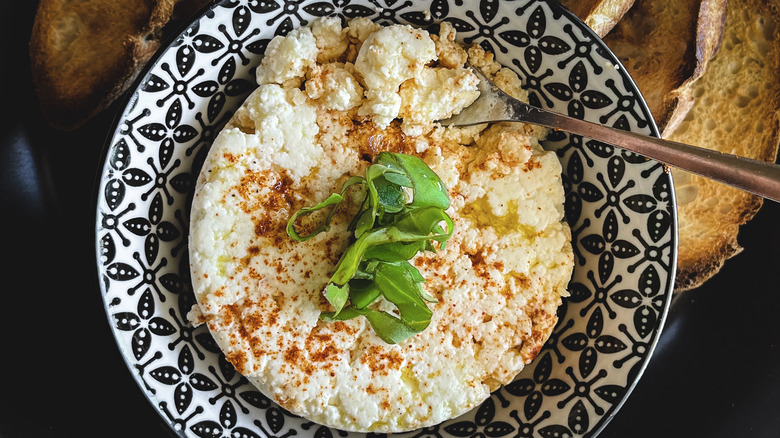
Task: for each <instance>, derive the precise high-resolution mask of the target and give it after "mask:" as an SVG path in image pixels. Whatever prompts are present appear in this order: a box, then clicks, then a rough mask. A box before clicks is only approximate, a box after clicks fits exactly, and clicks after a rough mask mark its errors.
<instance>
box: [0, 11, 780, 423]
mask: <svg viewBox="0 0 780 438" xmlns="http://www.w3.org/2000/svg"><path fill="white" fill-rule="evenodd" d="M35 3H36V2H11V1H4V2H2V6H0V8H2V10H0V14H2V16H3V17H5V20H4V21H5V24H4V26H3V27H2V41H3V62H2V66H0V75H2V76H0V79H1V80H2V81H0V84H2V94H0V96H2V98H1V100H0V102H1V104H2V107H3V108H4V110H3V115H2V122H0V143H2V145H1V146H2V151H1V152H0V166H1V169H0V181H2V184H0V206H1V207H0V211H1V212H2V214H1V215H0V217H2V219H0V220H2V228H0V230H2V248H3V253H4V255H5V259H6V260H10V263H9V262H3V263H2V264H1V265H0V266H2V271H1V272H2V280H3V287H2V291H1V292H0V297H2V298H0V333H1V334H2V340H0V366H1V367H2V372H1V373H0V376H1V377H0V378H1V379H2V383H0V438H15V437H25V438H26V437H77V436H110V437H115V438H122V437H168V436H173V435H172V434H171V432H170V431H169V430H168V426H167V425H166V423H164V422H163V420H162V419H161V417H160V416H159V415H158V414H157V412H156V411H155V409H153V408H152V405H151V404H150V403H149V401H148V400H147V399H146V398H145V396H144V395H143V392H142V391H141V389H140V388H139V387H138V386H137V385H136V383H135V381H134V380H133V378H132V376H131V373H130V371H129V370H128V368H127V367H126V365H125V362H124V360H123V359H122V356H121V355H120V352H119V350H118V348H117V346H116V344H115V342H114V338H113V335H112V333H111V330H110V326H109V324H108V320H107V317H106V313H105V311H104V307H103V301H102V297H101V296H100V292H99V289H98V282H97V274H96V272H97V271H96V262H95V244H94V238H93V236H94V226H95V209H94V206H93V203H94V199H95V195H94V187H95V182H96V178H97V176H96V175H97V173H98V171H99V168H100V166H101V163H100V157H101V151H102V149H103V143H104V140H105V139H106V136H107V135H108V130H109V129H110V127H111V124H112V118H113V114H114V113H115V112H116V111H117V110H118V108H116V106H115V107H114V108H112V109H110V110H109V111H106V112H104V113H103V114H101V115H100V116H98V117H97V118H95V119H93V120H92V121H91V122H90V123H88V124H87V125H86V126H84V127H83V128H81V129H79V130H77V131H73V132H59V131H55V130H53V129H50V128H49V127H48V126H47V125H46V123H45V122H44V121H43V119H42V117H41V114H40V110H39V107H38V103H37V101H36V98H35V94H34V92H33V88H32V82H31V77H30V71H29V60H28V55H27V43H28V41H29V34H30V29H31V27H32V23H33V17H34V13H35ZM740 243H741V244H742V246H744V247H745V250H744V251H743V252H742V253H741V254H739V255H737V256H736V257H734V258H733V259H731V260H729V261H728V262H727V263H726V266H725V267H724V268H723V270H722V271H721V272H720V273H719V274H718V275H717V276H716V277H714V278H713V279H712V280H710V281H709V282H707V283H706V284H705V285H704V286H702V287H700V288H699V289H697V290H693V291H689V292H684V293H682V294H679V295H677V296H676V297H675V299H674V300H673V302H672V305H671V311H670V314H669V316H668V320H667V323H666V328H665V330H664V332H663V333H662V335H661V337H660V342H659V345H658V347H657V350H656V352H655V355H654V356H653V358H652V359H651V361H650V363H649V365H648V368H647V370H646V371H645V373H644V376H643V377H642V379H641V380H640V381H639V383H638V385H637V387H636V389H635V390H634V392H633V393H632V395H631V396H630V397H629V399H628V401H627V402H626V404H625V405H624V407H623V408H622V409H620V410H619V411H618V413H617V415H616V416H615V418H614V419H613V420H612V421H611V422H610V423H609V424H608V425H607V427H606V429H605V430H604V431H603V432H602V433H601V434H600V435H599V437H601V438H613V437H637V438H640V437H654V438H655V437H659V436H663V437H666V438H675V437H690V436H702V437H704V436H706V437H711V438H720V437H723V438H732V437H756V438H757V437H779V436H780V324H779V323H778V321H779V320H780V318H778V309H780V285H778V283H777V279H778V271H779V270H780V254H778V251H780V205H778V204H777V203H774V202H769V201H767V202H766V203H765V205H764V207H763V208H762V210H761V211H760V212H759V214H758V216H757V217H756V218H755V219H754V220H753V221H751V222H750V223H749V224H747V225H746V226H744V227H743V229H742V232H741V235H740Z"/></svg>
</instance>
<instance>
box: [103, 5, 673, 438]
mask: <svg viewBox="0 0 780 438" xmlns="http://www.w3.org/2000/svg"><path fill="white" fill-rule="evenodd" d="M326 15H327V16H329V15H336V16H339V17H342V18H343V19H350V18H353V17H358V16H362V17H370V18H371V19H373V20H375V21H377V22H380V23H384V24H387V23H392V22H403V23H410V24H413V25H415V26H419V27H424V28H428V29H430V30H431V31H436V29H437V27H438V23H439V22H441V21H442V20H446V21H449V22H450V23H452V24H453V25H454V27H455V28H456V29H457V31H458V35H459V36H460V38H461V39H463V40H464V41H466V42H468V43H477V44H480V45H482V46H483V47H484V48H486V49H488V50H490V51H492V52H494V53H495V54H496V58H497V60H498V61H499V62H501V63H502V64H504V65H506V66H509V67H511V68H513V69H514V70H515V71H516V72H517V73H518V74H519V75H520V76H521V77H522V78H523V82H524V85H525V86H526V87H527V88H528V90H529V91H530V93H531V101H532V103H533V104H535V105H537V106H542V107H545V108H551V109H554V110H556V111H559V112H562V113H565V114H568V115H570V116H573V117H577V118H582V119H587V120H590V121H595V122H599V123H604V124H608V125H610V126H615V127H618V128H621V129H626V130H631V131H635V132H642V133H648V134H657V130H656V128H655V125H654V123H653V121H652V118H651V116H650V114H649V112H648V110H647V108H646V106H645V105H644V102H643V100H642V98H641V96H640V95H639V92H638V91H637V89H636V87H635V85H634V84H633V82H632V81H631V79H630V78H629V77H628V76H627V75H626V73H625V72H624V71H623V70H622V68H621V67H620V65H619V64H618V62H617V60H616V59H615V58H614V57H613V55H611V54H610V52H609V51H608V50H607V49H606V47H605V46H604V45H603V43H601V42H600V41H599V40H598V38H596V37H595V36H594V34H593V33H592V32H590V30H589V29H587V28H586V27H585V26H584V25H583V24H582V23H581V22H580V21H579V20H577V19H576V18H574V17H573V15H571V14H570V13H568V12H567V11H565V10H564V9H563V8H562V7H561V6H559V5H558V4H557V3H554V2H548V1H539V0H530V1H528V0H518V1H498V0H492V1H491V0H482V1H480V2H465V1H463V0H434V1H429V2H414V3H413V2H411V1H403V0H388V1H385V2H382V1H378V0H370V1H350V0H336V1H305V0H289V1H286V2H281V1H274V0H263V1H255V0H222V1H219V2H216V3H214V4H213V5H211V6H210V7H209V8H207V10H205V11H204V13H203V15H202V16H201V17H200V18H199V19H198V20H196V21H195V22H194V23H193V24H192V25H191V26H190V27H189V28H188V29H186V30H185V31H184V32H183V33H182V34H181V35H180V36H179V37H178V38H177V39H176V40H175V41H174V42H173V43H172V44H171V45H170V46H169V47H168V48H167V49H166V50H163V51H161V53H160V55H159V57H158V58H156V59H155V60H154V62H153V63H151V64H150V66H149V67H148V69H147V71H146V72H145V74H144V76H143V77H142V78H141V80H140V81H139V83H138V86H137V89H136V90H135V92H134V93H133V94H132V95H131V96H130V98H129V100H128V103H127V107H126V108H125V110H124V112H123V113H122V114H121V117H120V119H119V122H118V124H117V126H116V128H115V131H114V134H113V136H112V138H111V139H110V142H109V144H108V145H107V149H106V155H105V162H104V167H103V173H102V178H101V180H100V187H99V189H100V191H99V199H98V208H97V212H96V213H97V214H96V220H97V228H96V240H97V242H96V248H97V263H98V268H99V269H98V270H99V275H100V280H101V286H102V292H103V294H104V299H105V305H106V306H105V307H106V312H107V314H108V318H109V321H110V324H111V326H112V328H113V330H114V332H115V334H116V338H117V342H118V344H119V345H120V347H121V349H122V351H123V352H124V355H125V356H126V359H127V361H128V363H129V364H130V365H131V367H132V368H133V371H134V372H135V376H136V378H137V381H138V383H139V387H140V390H142V391H144V392H145V394H146V395H147V396H148V398H149V399H150V401H151V402H152V403H153V404H154V406H155V407H157V409H158V410H159V412H160V415H162V416H163V417H164V418H165V419H167V420H168V421H169V422H170V425H171V427H172V429H173V430H175V431H177V433H179V434H180V435H181V436H189V437H206V436H209V437H212V436H233V435H240V436H247V437H267V438H287V437H290V436H293V435H306V436H316V437H318V438H331V437H346V436H348V435H354V434H351V433H345V432H342V431H337V430H331V429H328V428H325V427H322V426H320V425H317V424H313V423H311V422H308V421H306V420H303V419H301V418H298V417H295V416H293V415H291V414H289V413H288V412H286V411H284V410H283V409H281V408H279V407H278V406H277V405H275V404H274V403H273V402H272V401H270V400H269V399H268V398H266V397H265V396H264V395H262V394H261V393H260V392H258V391H257V390H256V389H255V388H254V387H253V386H251V385H250V384H249V383H248V382H247V381H246V379H244V378H243V377H242V376H241V375H239V374H238V373H236V371H235V370H234V369H233V368H232V366H231V365H230V364H229V363H228V362H227V361H226V360H225V359H224V357H223V356H222V354H221V353H220V351H219V349H218V348H217V347H216V345H215V343H214V341H213V339H212V338H211V336H210V334H209V333H208V331H207V330H206V329H205V327H200V328H197V329H195V328H193V327H191V326H190V325H189V324H188V323H187V321H186V317H185V315H186V313H187V311H188V310H189V308H190V307H191V305H192V304H193V302H194V297H193V295H192V290H191V286H190V279H189V277H188V275H189V274H188V273H189V270H188V260H187V234H188V233H187V232H188V211H189V205H190V201H191V195H192V192H193V188H194V182H195V178H196V176H197V173H198V170H199V169H200V166H201V163H202V161H203V157H204V155H205V154H206V152H207V150H208V148H209V146H210V144H211V142H212V140H213V139H214V137H215V135H216V134H217V133H218V132H219V130H220V128H221V127H222V126H223V125H224V123H225V122H226V121H227V120H228V119H229V118H230V116H231V115H232V112H233V111H234V110H235V109H236V108H237V107H238V106H239V105H240V104H241V102H242V101H243V99H244V98H245V97H246V96H247V95H248V94H249V93H250V92H251V91H252V90H253V89H254V87H255V84H254V80H253V77H254V76H253V73H254V70H253V69H254V67H255V66H256V65H257V63H258V62H259V59H260V58H261V57H262V54H263V51H264V49H265V47H266V45H267V43H268V42H269V41H270V40H271V38H273V37H274V36H275V35H281V34H285V33H287V32H289V31H290V30H291V29H293V28H294V27H296V26H302V25H306V24H308V23H310V22H311V21H312V20H313V19H314V18H316V17H319V16H326ZM546 146H547V147H549V148H551V149H553V150H555V151H556V152H557V154H558V156H559V158H560V159H561V162H562V163H563V168H564V186H565V189H566V218H567V220H568V222H569V223H570V225H571V227H572V231H573V240H574V244H575V245H574V246H575V264H576V267H575V272H574V277H573V279H572V282H571V287H570V289H571V293H572V295H571V297H570V298H568V299H567V300H566V301H565V303H564V305H563V306H562V307H561V308H560V322H559V325H558V327H557V328H556V330H555V332H554V334H553V336H552V338H551V339H550V340H549V342H548V343H547V344H546V346H545V348H544V349H543V350H542V352H541V353H540V355H539V357H538V358H537V359H536V360H535V361H534V362H533V363H532V364H531V365H530V366H528V367H527V368H526V370H524V371H523V372H522V373H521V375H520V376H518V377H517V379H516V380H515V381H514V382H512V383H511V384H509V385H507V386H505V387H503V388H501V389H499V390H497V391H496V392H495V393H494V395H493V397H491V398H490V399H488V400H487V401H486V402H485V403H483V404H482V405H481V406H480V407H478V408H477V409H474V410H473V411H472V412H470V413H468V414H466V415H464V416H462V417H461V418H456V419H454V420H451V421H448V422H446V423H444V424H441V425H438V426H435V427H430V428H426V429H422V430H418V431H414V432H410V433H407V434H403V435H407V436H409V437H410V438H422V437H430V438H445V437H450V438H451V437H462V438H484V437H569V436H594V435H596V434H597V433H598V432H599V431H600V430H601V429H602V428H603V426H604V425H605V424H606V422H607V421H608V419H609V418H610V417H611V416H613V415H614V414H615V412H616V411H617V410H618V408H619V407H620V405H621V404H622V403H623V401H624V400H625V398H626V397H627V396H628V393H629V392H630V391H631V388H632V387H633V386H634V385H635V383H636V381H637V379H639V377H640V375H641V374H642V371H643V369H644V367H645V366H646V364H647V362H648V359H649V358H650V355H651V353H652V350H653V347H654V345H655V343H656V340H657V338H658V335H659V332H660V330H661V327H662V325H663V322H664V319H665V315H666V312H667V309H668V305H669V302H670V298H671V287H672V284H673V280H674V279H673V276H674V266H675V262H676V256H675V254H676V216H675V211H674V198H673V195H674V192H673V189H672V182H671V178H670V176H669V174H668V173H667V172H665V171H664V168H663V166H662V165H660V164H658V163H656V162H653V161H648V160H646V159H645V158H644V157H641V156H637V155H635V154H633V153H629V152H625V151H622V150H620V149H616V148H614V147H612V146H610V145H607V144H603V143H600V142H597V141H593V140H590V139H586V138H582V137H579V136H575V135H568V134H565V133H561V132H556V133H553V134H552V136H551V138H550V139H549V140H548V141H547V143H546Z"/></svg>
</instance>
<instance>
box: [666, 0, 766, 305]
mask: <svg viewBox="0 0 780 438" xmlns="http://www.w3.org/2000/svg"><path fill="white" fill-rule="evenodd" d="M658 1H663V0H658ZM779 45H780V10H778V4H777V2H776V1H772V2H766V1H765V0H730V1H729V3H728V7H727V12H726V24H725V33H724V35H723V40H722V43H721V47H720V50H719V51H718V53H717V55H716V56H715V57H714V58H713V59H712V61H711V62H710V63H709V66H708V67H707V71H706V73H704V74H703V75H702V77H701V78H700V79H699V80H698V81H696V83H695V84H693V85H692V87H690V88H689V89H687V90H685V91H684V93H683V94H684V95H685V96H683V98H685V99H691V100H693V102H694V103H693V106H692V108H691V109H690V111H689V112H688V114H687V116H686V117H685V118H684V119H683V120H682V121H681V123H679V126H677V127H676V129H674V130H673V131H671V132H665V133H664V136H665V137H667V138H669V139H671V140H674V141H679V142H683V143H691V144H697V145H699V146H702V147H708V148H711V149H715V150H718V151H721V152H727V153H732V154H737V155H742V156H746V157H751V158H756V159H759V160H765V161H772V162H774V161H775V160H776V158H777V153H778V145H780V47H779ZM672 175H673V177H674V181H675V189H676V193H677V203H678V212H679V224H680V233H679V238H680V239H679V243H680V244H679V255H678V273H677V280H676V290H677V291H678V292H679V291H684V290H689V289H693V288H695V287H697V286H699V285H701V284H702V283H704V282H705V281H706V280H707V279H709V278H711V277H712V276H713V275H715V274H716V273H717V272H718V271H719V270H720V268H721V267H722V266H723V264H724V262H725V261H726V260H727V259H728V258H730V257H732V256H734V255H736V254H738V253H739V252H740V251H742V247H741V246H740V244H739V242H738V232H739V227H740V226H741V225H743V224H744V223H746V222H747V221H749V220H750V219H751V218H752V217H753V216H754V215H755V214H756V213H757V212H758V210H759V208H760V207H761V205H762V203H763V199H761V198H759V197H757V196H754V195H750V194H748V193H746V192H743V191H740V190H737V189H734V188H731V187H728V186H725V185H723V184H720V183H716V182H714V181H712V180H708V179H706V178H702V177H700V176H698V175H692V174H690V173H687V172H682V171H678V170H675V169H673V170H672Z"/></svg>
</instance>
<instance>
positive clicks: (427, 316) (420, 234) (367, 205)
mask: <svg viewBox="0 0 780 438" xmlns="http://www.w3.org/2000/svg"><path fill="white" fill-rule="evenodd" d="M356 184H361V185H362V188H363V191H364V193H365V197H364V198H363V201H362V202H361V205H360V208H359V210H358V213H357V214H356V215H355V217H354V218H352V220H351V221H350V223H349V226H348V229H349V230H350V231H352V232H353V240H352V243H351V245H350V246H349V247H348V248H347V249H346V251H344V253H343V254H342V255H341V257H340V258H339V261H338V263H337V264H336V266H335V269H334V271H333V273H332V274H331V278H330V281H329V282H328V284H327V285H326V287H325V289H324V292H323V293H324V296H325V298H326V299H327V300H328V302H329V303H330V304H331V306H333V309H334V311H332V312H323V313H322V315H321V319H322V320H323V321H344V320H348V319H352V318H357V317H359V316H364V317H365V318H366V319H367V320H368V322H369V324H371V327H372V328H373V329H374V331H375V332H376V333H377V335H378V336H379V337H380V338H382V339H383V340H385V342H388V343H397V342H401V341H403V340H405V339H407V338H409V337H410V336H413V335H414V334H416V333H419V332H420V331H422V330H424V329H425V328H427V327H428V326H429V325H430V322H431V316H432V314H433V313H432V311H431V310H430V308H428V305H427V303H428V302H436V299H435V298H434V297H433V296H431V295H430V294H429V293H427V292H426V290H425V288H424V286H423V285H424V283H425V279H424V278H423V276H422V275H421V274H420V272H419V271H418V270H417V268H415V267H414V266H413V265H412V264H411V263H409V260H411V259H412V258H414V257H415V255H416V254H417V253H419V252H424V251H436V245H435V244H434V242H438V244H439V245H438V246H439V247H440V248H442V249H444V247H445V243H446V241H447V240H448V239H449V238H450V237H451V236H452V233H453V231H454V223H453V221H452V219H451V218H450V216H449V215H448V214H447V213H446V211H445V210H446V209H447V208H449V205H450V200H449V194H448V192H447V189H446V187H445V186H444V184H443V182H442V181H441V179H440V178H439V177H438V175H436V173H434V172H433V170H431V169H430V168H429V167H428V166H427V165H426V164H425V162H423V161H422V160H421V159H419V158H418V157H415V156H411V155H405V154H399V153H390V152H380V153H379V154H377V156H376V158H375V161H374V163H373V164H371V165H370V166H369V167H368V169H367V170H366V176H365V178H364V177H359V176H354V177H352V178H350V179H348V180H347V182H345V183H344V185H343V186H342V189H341V192H340V193H334V194H332V195H331V196H329V197H328V198H327V199H326V200H325V201H323V202H321V203H319V204H317V205H315V206H314V207H309V208H304V209H301V210H299V211H298V212H296V213H295V214H294V215H293V216H292V217H291V218H290V221H289V222H288V224H287V233H288V234H289V235H290V236H291V237H292V238H294V239H295V240H298V241H303V240H306V239H309V238H311V237H313V236H314V235H316V234H318V233H320V232H324V231H327V230H328V229H329V224H330V221H331V219H332V217H333V214H334V212H335V210H336V207H337V206H338V204H339V203H341V202H342V201H343V199H344V193H345V192H346V190H347V188H348V187H350V186H352V185H356ZM327 207H330V208H331V209H332V210H331V211H330V213H329V214H328V216H327V218H326V220H325V221H324V223H323V224H321V225H320V226H319V227H317V228H316V229H315V230H314V231H313V232H312V233H310V234H308V235H306V236H299V235H298V234H297V233H296V232H295V227H294V224H295V221H296V220H297V219H298V218H299V217H301V216H303V215H306V214H311V213H312V212H314V211H317V210H320V209H323V208H327ZM380 299H383V300H385V301H386V302H389V303H392V304H393V305H394V306H395V307H396V309H397V312H398V316H397V317H396V316H394V315H391V314H390V313H387V312H384V311H380V310H377V309H375V308H373V307H370V306H371V305H372V304H373V303H375V302H377V300H380Z"/></svg>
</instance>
